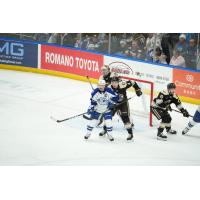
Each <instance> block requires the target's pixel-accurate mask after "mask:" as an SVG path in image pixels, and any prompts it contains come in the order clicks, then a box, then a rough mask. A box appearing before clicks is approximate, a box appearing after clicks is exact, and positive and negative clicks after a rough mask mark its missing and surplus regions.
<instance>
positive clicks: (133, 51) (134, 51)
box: [125, 40, 143, 59]
mask: <svg viewBox="0 0 200 200" xmlns="http://www.w3.org/2000/svg"><path fill="white" fill-rule="evenodd" d="M125 53H126V55H127V56H129V57H133V58H137V59H142V58H143V52H142V49H140V48H139V45H138V42H137V41H136V40H133V41H132V46H131V47H129V49H128V50H127V51H126V52H125Z"/></svg>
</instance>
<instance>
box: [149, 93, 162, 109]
mask: <svg viewBox="0 0 200 200" xmlns="http://www.w3.org/2000/svg"><path fill="white" fill-rule="evenodd" d="M163 98H164V94H163V92H159V94H158V96H157V97H156V98H155V99H154V100H153V102H152V106H153V107H160V106H161V104H163Z"/></svg>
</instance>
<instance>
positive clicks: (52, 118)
mask: <svg viewBox="0 0 200 200" xmlns="http://www.w3.org/2000/svg"><path fill="white" fill-rule="evenodd" d="M50 119H51V120H53V121H54V122H59V120H57V119H56V118H55V117H52V116H51V117H50Z"/></svg>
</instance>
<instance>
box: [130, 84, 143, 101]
mask: <svg viewBox="0 0 200 200" xmlns="http://www.w3.org/2000/svg"><path fill="white" fill-rule="evenodd" d="M131 84H132V86H133V88H134V89H135V93H136V95H137V96H138V97H139V96H141V95H142V91H141V88H140V87H139V85H138V84H137V83H136V82H135V81H131Z"/></svg>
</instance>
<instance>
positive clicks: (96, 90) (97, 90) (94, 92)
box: [92, 88, 99, 96]
mask: <svg viewBox="0 0 200 200" xmlns="http://www.w3.org/2000/svg"><path fill="white" fill-rule="evenodd" d="M98 92H99V88H96V89H94V90H93V91H92V96H94V95H95V94H96V93H98Z"/></svg>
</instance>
